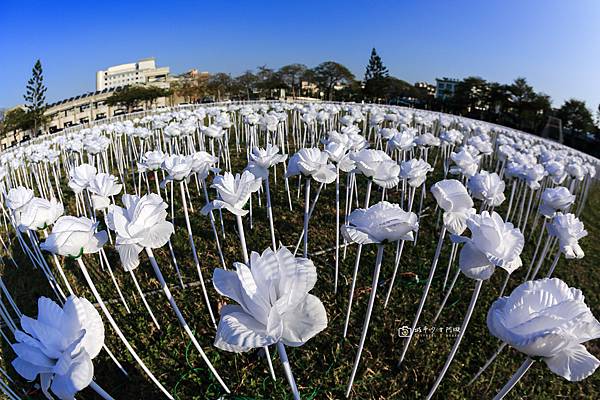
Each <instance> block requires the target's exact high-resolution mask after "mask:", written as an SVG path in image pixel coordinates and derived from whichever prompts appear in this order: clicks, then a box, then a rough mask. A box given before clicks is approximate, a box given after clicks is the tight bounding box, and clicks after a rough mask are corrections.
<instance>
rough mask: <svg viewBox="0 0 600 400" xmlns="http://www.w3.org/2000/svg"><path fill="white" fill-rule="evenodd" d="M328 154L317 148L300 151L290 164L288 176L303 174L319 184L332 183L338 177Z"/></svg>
mask: <svg viewBox="0 0 600 400" xmlns="http://www.w3.org/2000/svg"><path fill="white" fill-rule="evenodd" d="M327 161H328V156H327V153H325V152H322V151H321V150H319V149H317V148H314V147H313V148H310V149H300V150H299V151H298V152H297V153H296V154H294V155H293V156H292V157H291V158H290V160H289V162H288V170H287V176H295V175H299V174H303V175H305V176H310V177H311V178H313V179H314V180H316V181H317V182H321V183H331V182H333V181H335V177H336V176H337V173H336V170H335V166H333V165H332V164H329V163H328V162H327Z"/></svg>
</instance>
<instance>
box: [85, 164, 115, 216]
mask: <svg viewBox="0 0 600 400" xmlns="http://www.w3.org/2000/svg"><path fill="white" fill-rule="evenodd" d="M122 188H123V185H121V184H118V183H117V177H116V176H113V175H110V174H105V173H104V172H101V173H99V174H97V175H96V176H95V177H94V178H93V179H92V180H91V181H90V183H89V186H88V191H89V192H90V193H91V194H92V204H93V206H94V210H103V209H105V208H107V207H108V206H109V205H110V196H116V195H117V194H119V193H120V192H121V189H122Z"/></svg>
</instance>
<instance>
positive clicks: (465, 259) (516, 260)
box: [452, 211, 525, 280]
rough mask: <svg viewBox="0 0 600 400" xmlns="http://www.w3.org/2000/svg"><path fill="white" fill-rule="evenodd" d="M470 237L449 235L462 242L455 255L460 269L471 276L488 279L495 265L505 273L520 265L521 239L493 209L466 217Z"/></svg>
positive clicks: (517, 231) (522, 241)
mask: <svg viewBox="0 0 600 400" xmlns="http://www.w3.org/2000/svg"><path fill="white" fill-rule="evenodd" d="M467 227H468V228H469V230H470V231H471V238H465V237H462V236H456V235H453V236H452V240H453V241H455V242H465V246H464V247H463V248H462V250H461V252H460V256H459V267H460V269H461V271H462V272H463V273H464V274H465V275H467V276H468V277H469V278H472V279H481V280H485V279H489V278H490V277H491V276H492V274H493V273H494V269H495V267H501V268H503V269H505V270H506V272H508V273H509V274H510V273H512V272H513V271H514V270H516V269H517V268H519V267H520V266H521V265H522V261H521V257H520V255H521V251H523V246H524V244H525V239H524V237H523V234H522V233H521V231H520V230H519V229H517V228H515V227H514V226H513V224H511V223H510V222H504V221H503V220H502V217H501V216H500V215H499V214H498V213H496V212H493V213H491V214H490V213H489V212H487V211H484V212H482V213H481V215H477V214H474V215H471V216H470V217H469V219H467Z"/></svg>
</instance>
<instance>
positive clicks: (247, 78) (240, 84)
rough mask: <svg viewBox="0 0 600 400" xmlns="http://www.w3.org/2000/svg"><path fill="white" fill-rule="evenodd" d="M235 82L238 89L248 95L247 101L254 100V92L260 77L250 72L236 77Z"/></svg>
mask: <svg viewBox="0 0 600 400" xmlns="http://www.w3.org/2000/svg"><path fill="white" fill-rule="evenodd" d="M234 81H235V86H236V87H237V88H238V90H239V92H244V93H245V95H246V100H250V99H251V98H252V94H253V93H254V90H255V89H256V84H257V82H258V77H257V76H256V75H254V74H253V73H252V71H250V70H248V71H246V72H244V73H243V74H242V75H240V76H238V77H236V78H235V79H234Z"/></svg>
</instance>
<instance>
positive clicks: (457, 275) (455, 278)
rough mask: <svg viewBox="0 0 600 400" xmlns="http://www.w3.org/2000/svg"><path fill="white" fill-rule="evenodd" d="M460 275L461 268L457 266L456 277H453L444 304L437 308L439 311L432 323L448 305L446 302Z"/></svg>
mask: <svg viewBox="0 0 600 400" xmlns="http://www.w3.org/2000/svg"><path fill="white" fill-rule="evenodd" d="M459 275H460V268H457V269H456V273H455V274H454V278H452V282H451V283H450V287H449V288H448V291H447V292H446V295H445V296H444V300H442V304H440V308H439V309H438V310H437V313H436V314H435V317H434V318H433V322H432V324H434V323H435V321H437V319H438V318H439V317H440V315H441V314H442V311H443V310H444V307H445V306H446V303H447V302H448V299H449V298H450V294H452V289H454V285H456V281H457V280H458V277H459Z"/></svg>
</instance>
